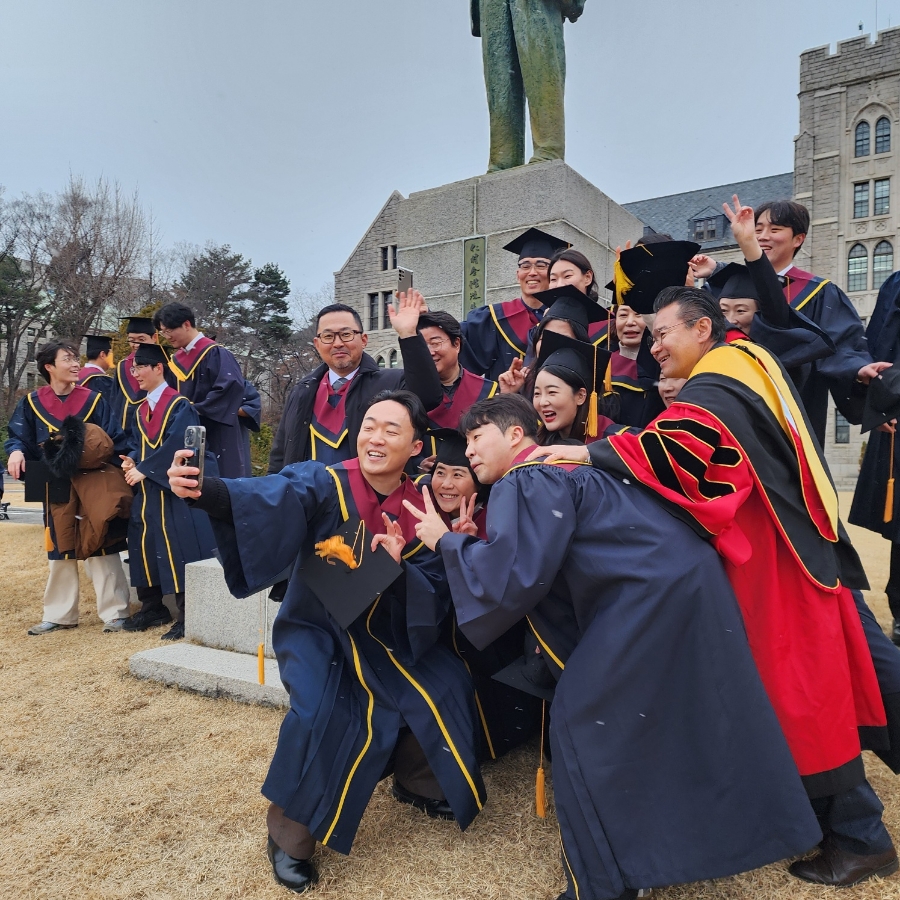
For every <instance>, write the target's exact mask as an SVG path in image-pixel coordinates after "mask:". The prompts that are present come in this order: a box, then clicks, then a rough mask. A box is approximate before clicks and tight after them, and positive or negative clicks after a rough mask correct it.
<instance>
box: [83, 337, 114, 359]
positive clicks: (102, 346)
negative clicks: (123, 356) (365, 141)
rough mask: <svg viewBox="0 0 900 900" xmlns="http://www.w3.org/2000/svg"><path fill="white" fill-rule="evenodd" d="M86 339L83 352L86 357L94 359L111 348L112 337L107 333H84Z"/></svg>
mask: <svg viewBox="0 0 900 900" xmlns="http://www.w3.org/2000/svg"><path fill="white" fill-rule="evenodd" d="M84 339H85V340H86V341H87V348H86V350H85V354H86V355H87V358H88V359H96V358H97V357H98V356H99V355H100V354H101V353H109V351H110V350H112V338H111V337H110V336H109V335H108V334H86V335H85V336H84Z"/></svg>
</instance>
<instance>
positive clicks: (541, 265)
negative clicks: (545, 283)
mask: <svg viewBox="0 0 900 900" xmlns="http://www.w3.org/2000/svg"><path fill="white" fill-rule="evenodd" d="M516 268H517V269H518V270H519V271H520V272H530V271H531V270H532V269H534V270H535V272H546V271H548V270H549V269H550V263H548V262H547V261H546V260H544V259H539V260H538V261H537V262H520V263H519V265H518V266H516Z"/></svg>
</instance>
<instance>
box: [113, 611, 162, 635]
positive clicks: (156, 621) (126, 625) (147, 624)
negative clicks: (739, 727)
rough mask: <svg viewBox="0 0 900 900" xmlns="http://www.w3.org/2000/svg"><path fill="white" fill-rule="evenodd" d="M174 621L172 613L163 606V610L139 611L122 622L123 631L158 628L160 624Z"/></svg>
mask: <svg viewBox="0 0 900 900" xmlns="http://www.w3.org/2000/svg"><path fill="white" fill-rule="evenodd" d="M171 621H172V614H171V613H170V612H169V611H168V610H167V609H166V608H165V607H163V608H162V610H151V611H149V612H138V613H135V614H134V615H133V616H129V617H128V618H127V619H126V620H125V621H124V622H123V623H122V630H123V631H146V630H147V629H148V628H158V627H159V626H160V625H168V624H169V622H171Z"/></svg>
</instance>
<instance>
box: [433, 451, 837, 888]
mask: <svg viewBox="0 0 900 900" xmlns="http://www.w3.org/2000/svg"><path fill="white" fill-rule="evenodd" d="M529 449H530V448H529ZM523 456H524V454H523ZM566 469H569V471H567V470H566ZM548 523H553V524H552V525H549V524H548ZM548 528H550V529H552V533H553V539H552V540H548V539H547V535H548ZM487 534H488V540H487V541H478V540H476V539H475V538H470V537H466V536H464V535H456V534H447V535H445V536H444V537H442V538H441V540H440V544H439V550H440V552H441V555H442V556H443V559H444V564H445V566H446V569H447V575H448V579H449V581H450V589H451V594H452V597H453V603H454V606H455V607H456V613H457V617H458V620H459V625H460V628H461V629H462V631H463V632H464V633H465V634H466V635H467V636H468V637H469V639H470V640H471V641H472V642H473V643H474V644H475V645H476V646H484V645H485V644H487V643H488V642H489V641H491V640H493V639H494V638H496V637H497V635H499V634H501V633H502V632H503V631H505V630H506V629H507V628H509V627H510V626H511V625H512V624H513V623H515V622H517V621H518V620H519V619H520V618H522V617H523V616H527V617H528V621H529V623H530V624H531V626H532V628H533V630H534V632H535V634H536V635H537V637H538V640H539V642H540V643H541V645H542V647H543V650H544V655H545V657H546V659H547V661H548V665H550V667H551V669H553V670H554V671H555V673H556V674H557V676H558V678H559V682H558V684H557V688H556V696H555V698H554V700H553V704H552V706H551V711H550V741H551V746H552V749H553V790H554V797H555V800H556V809H557V816H558V818H559V824H560V829H561V836H562V846H563V862H564V866H565V869H566V875H567V878H568V880H569V890H568V893H567V894H566V896H567V897H572V898H575V897H578V898H580V900H609V898H614V897H618V896H619V895H620V894H621V893H623V891H624V890H625V889H626V888H640V887H645V888H646V887H657V886H663V885H671V884H677V883H681V882H693V881H700V880H705V879H709V878H720V877H724V876H727V875H732V874H734V873H737V872H741V871H745V870H748V869H754V868H757V867H759V866H762V865H766V864H767V863H771V862H774V861H775V860H778V859H783V858H785V857H789V856H793V855H795V854H800V853H803V852H805V851H807V850H809V849H810V848H811V847H813V846H814V845H815V844H816V842H817V841H818V840H819V839H820V830H819V827H818V825H817V823H816V819H815V816H814V815H813V812H812V809H811V806H810V804H809V800H808V798H807V795H806V791H805V790H804V788H803V784H802V782H801V780H800V776H799V774H798V772H797V767H796V765H795V764H794V761H793V759H792V758H791V754H790V751H789V750H788V747H787V743H786V741H785V739H784V735H783V734H782V731H781V729H780V727H779V725H778V721H777V719H776V718H775V713H774V712H773V710H772V707H771V704H770V703H769V701H768V699H767V697H766V694H765V691H764V689H763V686H762V683H761V681H760V678H759V674H758V673H757V670H756V667H755V665H754V663H753V657H752V656H751V654H750V648H749V646H748V644H747V637H746V634H745V631H744V627H743V622H742V619H741V614H740V610H739V609H738V606H737V603H736V601H735V597H734V594H733V592H732V590H731V587H730V585H729V583H728V580H727V578H726V577H725V573H724V571H723V569H722V565H721V563H720V561H719V559H718V558H717V555H716V552H715V551H714V550H713V548H712V547H711V546H709V545H708V544H707V543H706V542H704V541H703V540H702V539H701V538H699V537H698V536H697V535H696V534H694V533H693V532H692V531H691V530H690V529H689V528H688V527H687V526H686V525H684V524H683V523H681V522H679V521H677V520H676V519H674V518H673V517H671V516H668V515H666V514H664V513H663V511H662V510H661V509H660V507H659V506H658V505H657V504H656V503H655V502H654V500H653V499H652V498H651V497H649V496H647V495H646V494H645V493H644V492H643V491H642V490H640V489H639V488H638V487H636V486H632V485H628V484H623V483H622V482H620V481H617V480H616V479H615V478H613V477H612V476H610V475H608V474H606V473H602V472H597V471H594V470H591V469H590V468H588V467H587V466H579V465H573V466H568V467H563V466H547V465H533V464H525V465H522V466H520V467H514V468H513V469H512V470H511V472H510V473H508V474H507V475H506V476H504V477H503V478H502V479H501V480H500V481H499V482H497V483H496V484H495V485H494V486H493V489H492V491H491V499H490V504H489V506H488V521H487ZM498 573H502V576H503V577H498Z"/></svg>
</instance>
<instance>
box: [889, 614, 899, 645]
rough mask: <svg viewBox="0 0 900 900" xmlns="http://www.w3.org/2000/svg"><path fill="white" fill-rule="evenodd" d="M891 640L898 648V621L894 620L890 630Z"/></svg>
mask: <svg viewBox="0 0 900 900" xmlns="http://www.w3.org/2000/svg"><path fill="white" fill-rule="evenodd" d="M891 640H892V641H893V642H894V643H895V644H896V645H897V646H898V647H900V619H894V627H893V628H891Z"/></svg>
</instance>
